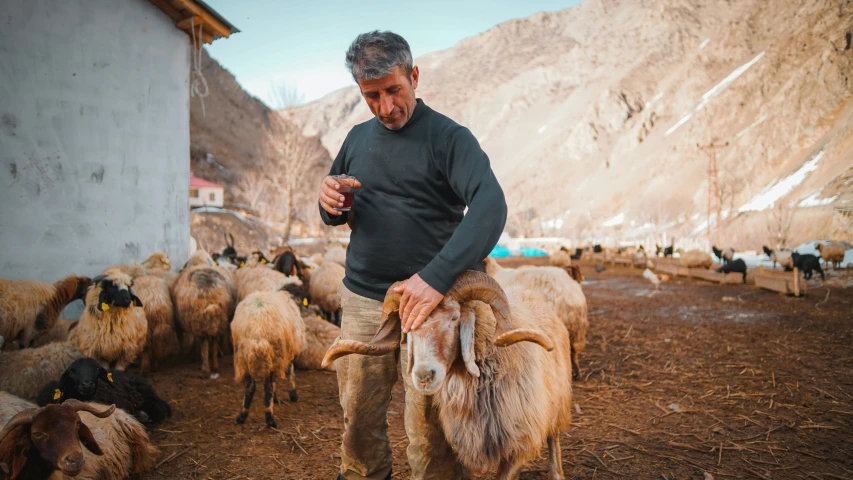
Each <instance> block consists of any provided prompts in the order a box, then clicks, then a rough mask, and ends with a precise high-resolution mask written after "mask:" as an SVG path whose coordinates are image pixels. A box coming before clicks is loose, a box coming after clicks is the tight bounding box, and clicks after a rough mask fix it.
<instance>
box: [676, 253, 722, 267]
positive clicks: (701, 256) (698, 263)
mask: <svg viewBox="0 0 853 480" xmlns="http://www.w3.org/2000/svg"><path fill="white" fill-rule="evenodd" d="M713 264H714V259H713V258H712V257H711V255H709V254H708V253H706V252H700V251H699V250H690V251H688V252H684V253H682V254H681V266H682V267H688V268H706V269H707V268H711V265H713Z"/></svg>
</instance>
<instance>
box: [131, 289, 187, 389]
mask: <svg viewBox="0 0 853 480" xmlns="http://www.w3.org/2000/svg"><path fill="white" fill-rule="evenodd" d="M133 291H134V292H135V293H136V295H137V296H138V297H139V299H140V300H141V301H142V309H143V311H144V312H145V319H146V320H147V322H148V339H147V342H148V346H147V347H146V348H147V350H148V355H145V356H143V359H142V360H143V363H142V365H141V373H142V374H143V375H144V374H146V373H147V372H149V371H151V370H156V369H157V366H158V364H159V363H160V362H161V361H162V360H163V359H165V358H167V357H169V356H171V355H177V354H178V353H179V352H180V344H179V343H178V335H177V333H176V332H175V307H174V304H173V302H172V294H171V292H170V289H169V283H168V282H167V281H166V280H164V279H162V278H160V277H158V276H155V275H143V276H140V277H136V278H135V279H134V280H133Z"/></svg>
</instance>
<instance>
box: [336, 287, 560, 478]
mask: <svg viewBox="0 0 853 480" xmlns="http://www.w3.org/2000/svg"><path fill="white" fill-rule="evenodd" d="M397 285H399V282H398V283H397V284H395V285H394V286H392V287H391V288H392V289H389V291H388V294H387V295H386V297H385V303H384V306H383V312H382V324H381V326H380V328H379V331H378V332H377V334H376V335H375V336H374V338H373V340H371V342H370V343H363V342H358V341H354V340H339V341H337V342H335V345H333V346H332V348H330V349H329V352H328V353H327V354H326V357H325V358H324V359H323V363H324V365H328V364H329V363H331V362H332V361H334V360H335V359H337V358H339V357H341V356H344V355H348V354H351V353H358V354H363V355H372V356H378V355H386V354H389V353H392V352H394V351H395V350H396V349H397V348H398V347H399V344H400V331H401V330H400V318H399V302H400V295H399V294H397V293H394V292H393V288H394V287H396V286H397ZM480 302H482V303H480ZM521 342H531V343H521ZM406 343H407V358H408V361H407V364H408V368H407V370H406V371H405V372H404V375H409V376H410V377H411V382H412V384H413V387H414V388H415V389H416V390H417V391H418V392H419V393H421V394H424V395H432V402H433V406H434V407H435V408H436V409H437V410H438V414H439V418H440V421H441V425H442V428H443V430H444V434H445V436H446V438H447V441H448V443H449V444H450V445H451V447H452V448H453V451H454V452H455V453H456V456H457V459H458V460H459V462H460V463H462V465H463V466H465V467H466V468H467V469H468V470H469V471H470V472H471V473H472V474H475V475H481V474H483V473H485V472H487V471H490V470H497V478H500V479H508V478H517V476H518V473H519V471H520V469H521V467H522V466H523V465H524V464H525V463H527V462H528V461H530V460H532V459H534V458H536V457H538V456H539V451H540V449H541V446H542V443H543V442H545V441H546V440H547V443H548V447H549V472H548V478H551V479H557V478H563V471H562V460H561V451H560V433H561V432H563V431H565V430H567V429H568V428H569V425H570V424H571V418H572V409H571V406H572V383H571V382H572V381H571V369H572V367H571V346H570V343H569V334H568V331H567V330H566V328H565V326H564V325H563V322H562V321H561V320H560V319H559V318H557V315H556V314H555V313H554V312H553V311H552V310H551V309H550V308H548V307H547V305H546V302H545V300H544V299H543V298H542V296H541V294H539V293H538V292H535V291H530V290H524V289H520V288H518V287H513V288H511V289H508V290H507V291H506V293H505V292H504V291H503V290H502V289H501V287H500V285H499V284H498V283H497V281H496V280H495V279H494V278H492V277H490V276H489V275H486V274H484V273H481V272H473V271H468V272H465V273H463V274H462V275H460V276H459V278H458V279H457V280H456V283H454V285H453V287H452V288H451V290H450V291H449V292H448V293H447V295H445V297H444V299H443V300H442V301H441V303H440V304H439V305H438V307H436V309H435V310H433V312H432V313H431V314H430V316H429V318H427V320H426V321H425V322H424V323H423V324H422V325H421V326H420V327H419V328H418V329H417V330H414V331H413V332H410V333H409V334H407V336H406ZM512 345H514V346H512ZM457 363H458V364H461V365H464V366H465V368H453V366H454V365H455V364H457Z"/></svg>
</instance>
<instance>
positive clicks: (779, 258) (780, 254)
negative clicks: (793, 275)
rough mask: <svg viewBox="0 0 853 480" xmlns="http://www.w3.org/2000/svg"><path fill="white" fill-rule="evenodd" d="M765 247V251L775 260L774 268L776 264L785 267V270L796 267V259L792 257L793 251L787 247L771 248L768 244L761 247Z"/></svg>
mask: <svg viewBox="0 0 853 480" xmlns="http://www.w3.org/2000/svg"><path fill="white" fill-rule="evenodd" d="M761 248H762V249H764V253H766V254H767V256H768V257H770V260H772V261H773V268H776V264H777V263H778V264H779V266H781V267H782V268H784V269H785V270H791V269H793V268H794V259H793V257H792V255H793V253H794V252H793V251H791V250H790V249H787V248H777V249H776V250H770V249H769V248H767V246H766V245H764V246H762V247H761Z"/></svg>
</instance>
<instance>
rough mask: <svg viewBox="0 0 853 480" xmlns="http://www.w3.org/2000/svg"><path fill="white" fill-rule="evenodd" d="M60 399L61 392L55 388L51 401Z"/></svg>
mask: <svg viewBox="0 0 853 480" xmlns="http://www.w3.org/2000/svg"><path fill="white" fill-rule="evenodd" d="M61 397H62V390H60V389H58V388H57V389H56V390H54V391H53V399H54V400H59V399H60V398H61Z"/></svg>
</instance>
